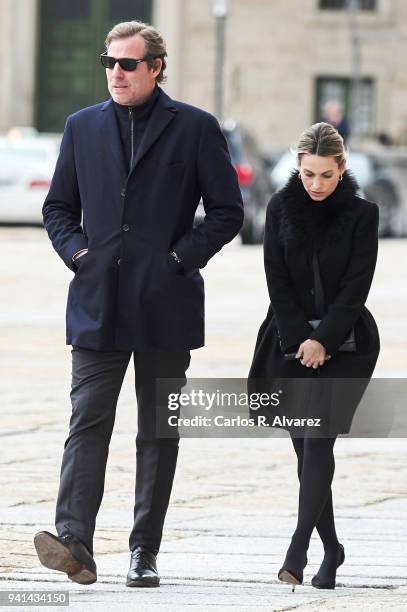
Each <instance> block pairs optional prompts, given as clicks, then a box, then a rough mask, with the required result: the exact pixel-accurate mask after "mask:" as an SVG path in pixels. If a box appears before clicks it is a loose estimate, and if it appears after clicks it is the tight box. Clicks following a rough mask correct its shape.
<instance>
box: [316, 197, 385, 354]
mask: <svg viewBox="0 0 407 612" xmlns="http://www.w3.org/2000/svg"><path fill="white" fill-rule="evenodd" d="M366 204H368V205H367V206H366V207H365V210H364V212H363V214H362V215H361V217H360V219H359V221H358V223H357V226H356V228H355V231H354V236H353V246H352V253H351V256H350V260H349V266H348V268H347V270H346V273H345V274H344V276H343V278H342V280H341V282H340V286H339V290H338V293H337V295H336V297H335V300H334V301H333V302H332V303H331V304H329V306H328V310H327V313H326V315H325V316H324V317H323V319H322V321H321V323H320V324H319V326H318V327H317V329H315V330H314V331H313V332H312V333H311V335H310V337H311V338H313V339H314V340H318V341H319V342H321V344H323V345H324V346H325V348H326V350H327V353H328V354H329V355H333V354H334V353H336V351H337V350H338V348H339V347H340V346H341V344H342V343H343V342H344V341H345V340H346V337H347V336H348V334H349V332H350V330H351V329H352V327H353V325H354V324H355V323H356V321H357V319H358V317H359V316H360V314H361V313H362V309H363V306H364V305H365V302H366V300H367V296H368V294H369V290H370V286H371V284H372V279H373V274H374V271H375V267H376V260H377V250H378V228H379V209H378V206H377V205H376V204H373V203H372V202H369V203H366Z"/></svg>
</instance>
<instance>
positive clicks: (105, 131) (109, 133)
mask: <svg viewBox="0 0 407 612" xmlns="http://www.w3.org/2000/svg"><path fill="white" fill-rule="evenodd" d="M101 111H102V121H101V124H100V134H101V138H102V142H104V146H105V147H107V156H108V159H109V158H111V157H113V160H114V162H115V164H116V166H117V169H118V171H119V172H120V184H124V183H125V181H126V177H127V173H126V160H125V157H124V151H123V146H122V142H121V140H120V132H119V128H118V125H117V120H116V115H115V111H114V108H113V100H112V99H110V100H108V101H107V102H105V104H103V106H102V108H101Z"/></svg>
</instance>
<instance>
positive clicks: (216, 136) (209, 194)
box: [172, 114, 243, 272]
mask: <svg viewBox="0 0 407 612" xmlns="http://www.w3.org/2000/svg"><path fill="white" fill-rule="evenodd" d="M197 164H198V167H197V172H198V181H199V189H200V193H201V196H202V201H203V206H204V209H205V220H204V221H203V222H202V223H201V224H199V225H198V226H196V227H195V228H193V229H191V230H190V231H189V232H187V233H186V234H184V235H183V236H182V237H181V238H180V239H179V240H178V241H177V243H176V244H174V245H173V246H172V248H173V249H174V251H176V253H177V255H178V256H179V257H180V259H181V261H182V265H183V268H184V270H185V271H186V272H188V271H190V270H192V269H194V268H203V267H204V266H205V265H206V264H207V263H208V261H209V259H210V258H211V257H212V256H213V255H215V253H217V252H218V251H220V249H221V248H222V247H223V246H224V245H225V244H226V243H228V242H230V241H231V240H232V239H233V238H234V237H235V236H236V235H237V234H238V232H239V230H240V228H241V226H242V223H243V202H242V196H241V193H240V189H239V184H238V181H237V175H236V171H235V169H234V167H233V165H232V162H231V160H230V155H229V151H228V146H227V143H226V140H225V137H224V135H223V134H222V131H221V129H220V126H219V124H218V122H217V120H216V119H215V118H214V117H213V116H212V115H210V114H205V118H204V121H203V125H202V129H201V135H200V142H199V150H198V158H197Z"/></svg>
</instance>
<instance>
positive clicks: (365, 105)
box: [315, 77, 375, 136]
mask: <svg viewBox="0 0 407 612" xmlns="http://www.w3.org/2000/svg"><path fill="white" fill-rule="evenodd" d="M352 85H353V81H352V79H350V78H337V77H319V78H317V79H316V83H315V121H324V120H326V117H325V116H324V113H325V108H326V104H327V103H328V102H336V103H337V104H338V105H339V107H340V108H341V110H342V114H343V117H344V119H345V120H346V121H347V122H348V123H349V129H350V133H351V134H354V135H358V136H368V135H371V134H373V133H374V131H375V126H374V91H375V89H374V81H373V79H371V78H363V79H360V81H359V84H358V95H357V100H358V103H357V106H356V109H355V117H352V116H351V115H352Z"/></svg>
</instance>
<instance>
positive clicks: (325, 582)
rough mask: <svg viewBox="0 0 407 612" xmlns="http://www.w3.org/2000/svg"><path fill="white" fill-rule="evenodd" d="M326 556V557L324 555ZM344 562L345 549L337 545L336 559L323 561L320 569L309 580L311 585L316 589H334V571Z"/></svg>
mask: <svg viewBox="0 0 407 612" xmlns="http://www.w3.org/2000/svg"><path fill="white" fill-rule="evenodd" d="M325 556H326V555H325ZM344 561H345V549H344V547H343V545H342V544H339V546H338V550H337V553H336V559H332V558H330V559H325V557H324V560H323V561H322V564H321V567H320V568H319V570H318V572H317V573H316V574H315V576H314V577H313V579H312V580H311V584H312V586H313V587H315V588H316V589H334V588H335V586H336V570H337V569H338V567H339V566H340V565H342V563H343V562H344Z"/></svg>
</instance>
